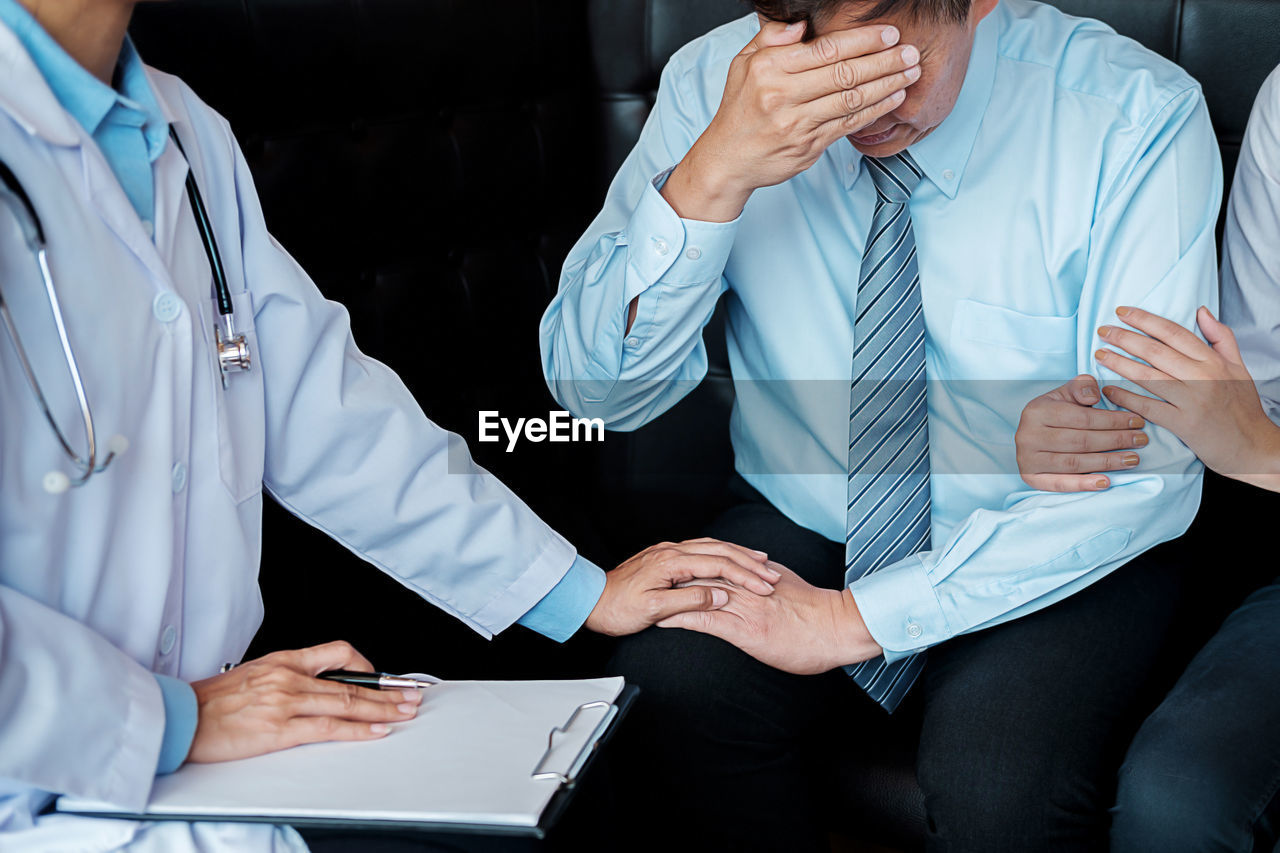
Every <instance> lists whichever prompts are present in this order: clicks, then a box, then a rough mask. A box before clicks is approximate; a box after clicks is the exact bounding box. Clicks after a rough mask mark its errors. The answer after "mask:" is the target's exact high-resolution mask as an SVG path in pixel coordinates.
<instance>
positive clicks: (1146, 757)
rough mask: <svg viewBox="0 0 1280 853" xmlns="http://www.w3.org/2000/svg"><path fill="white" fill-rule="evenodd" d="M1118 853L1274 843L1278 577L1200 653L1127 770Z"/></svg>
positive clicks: (1277, 832) (1152, 720)
mask: <svg viewBox="0 0 1280 853" xmlns="http://www.w3.org/2000/svg"><path fill="white" fill-rule="evenodd" d="M1113 816H1114V822H1113V826H1112V833H1111V842H1112V849H1113V850H1115V851H1116V853H1146V851H1148V850H1160V851H1163V853H1180V851H1188V852H1190V851H1237V852H1238V853H1249V851H1268V852H1269V851H1270V850H1271V849H1272V846H1273V845H1274V844H1276V842H1277V839H1278V837H1280V578H1276V580H1275V581H1274V582H1273V583H1272V584H1271V585H1269V586H1267V587H1264V588H1263V589H1260V590H1258V591H1257V592H1256V593H1254V594H1253V595H1252V596H1250V597H1249V598H1248V600H1246V601H1245V603H1244V604H1243V605H1241V606H1240V607H1239V608H1238V609H1237V610H1236V611H1235V612H1234V613H1232V614H1231V615H1230V616H1229V617H1228V618H1227V620H1226V622H1225V623H1223V626H1222V628H1221V630H1219V631H1218V633H1217V634H1216V635H1215V636H1214V637H1213V639H1211V640H1210V641H1209V642H1208V643H1207V644H1206V645H1205V647H1204V648H1203V649H1202V650H1201V651H1200V653H1199V654H1198V655H1196V657H1195V659H1194V660H1193V661H1192V662H1191V664H1190V666H1188V667H1187V671H1186V672H1185V673H1184V674H1183V676H1182V678H1181V679H1179V680H1178V683H1177V685H1176V686H1175V687H1174V688H1173V690H1171V691H1170V692H1169V695H1168V696H1167V697H1166V698H1165V700H1164V702H1162V703H1161V704H1160V707H1159V708H1157V709H1156V711H1155V712H1154V713H1153V714H1152V715H1151V716H1150V717H1149V718H1148V719H1147V721H1146V722H1145V723H1143V724H1142V728H1141V730H1140V731H1139V732H1138V735H1137V737H1136V738H1135V739H1134V741H1133V745H1132V746H1131V747H1130V749H1129V754H1128V756H1127V757H1126V759H1125V762H1124V767H1123V768H1122V770H1121V773H1120V790H1119V794H1118V796H1117V801H1116V807H1115V810H1114V813H1113Z"/></svg>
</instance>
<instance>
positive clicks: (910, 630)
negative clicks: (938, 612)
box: [907, 622, 924, 640]
mask: <svg viewBox="0 0 1280 853" xmlns="http://www.w3.org/2000/svg"><path fill="white" fill-rule="evenodd" d="M923 633H924V629H923V628H921V627H920V626H919V625H917V624H916V623H914V622H912V623H911V624H910V625H908V626H907V636H908V637H910V638H911V639H913V640H914V639H916V638H917V637H919V636H920V635H921V634H923Z"/></svg>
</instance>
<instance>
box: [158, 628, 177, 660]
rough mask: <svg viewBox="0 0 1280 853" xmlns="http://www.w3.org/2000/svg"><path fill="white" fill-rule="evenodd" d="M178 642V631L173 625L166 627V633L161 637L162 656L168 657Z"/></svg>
mask: <svg viewBox="0 0 1280 853" xmlns="http://www.w3.org/2000/svg"><path fill="white" fill-rule="evenodd" d="M176 642H178V631H177V629H176V628H174V627H173V626H172V625H165V626H164V632H163V633H162V634H161V635H160V654H162V655H167V654H169V652H171V651H173V645H174V643H176Z"/></svg>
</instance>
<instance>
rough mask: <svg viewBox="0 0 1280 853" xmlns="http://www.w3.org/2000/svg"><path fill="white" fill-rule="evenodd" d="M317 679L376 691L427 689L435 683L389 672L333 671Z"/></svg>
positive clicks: (323, 673)
mask: <svg viewBox="0 0 1280 853" xmlns="http://www.w3.org/2000/svg"><path fill="white" fill-rule="evenodd" d="M316 678H323V679H324V680H325V681H338V682H341V683H343V684H355V685H358V686H360V687H371V688H373V689H374V690H396V689H401V688H406V687H417V688H425V687H430V686H431V685H432V684H434V683H435V682H433V681H427V680H426V679H423V678H412V677H410V676H407V675H392V674H391V673H389V672H354V671H352V670H349V669H331V670H329V671H328V672H322V673H320V674H319V675H317V676H316Z"/></svg>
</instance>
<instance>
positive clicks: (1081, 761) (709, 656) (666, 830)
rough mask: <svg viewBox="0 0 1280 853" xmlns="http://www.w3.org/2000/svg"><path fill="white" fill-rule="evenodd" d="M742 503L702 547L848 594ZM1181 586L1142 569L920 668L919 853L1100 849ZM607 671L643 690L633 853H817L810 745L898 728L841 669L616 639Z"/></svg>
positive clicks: (789, 529) (695, 637)
mask: <svg viewBox="0 0 1280 853" xmlns="http://www.w3.org/2000/svg"><path fill="white" fill-rule="evenodd" d="M737 489H738V490H739V491H740V492H741V494H742V497H743V502H742V503H741V504H739V505H737V506H735V507H733V508H732V509H730V510H729V511H728V512H726V513H725V514H724V515H722V516H721V517H720V518H719V519H718V520H717V521H716V522H714V523H713V524H712V526H711V529H709V530H707V531H706V533H707V535H709V536H715V537H718V538H721V539H725V540H728V541H731V542H737V543H740V544H742V545H746V546H748V547H752V548H758V549H762V550H765V551H768V552H769V554H770V556H771V557H773V558H774V559H777V560H779V561H780V562H782V563H784V564H786V565H788V566H790V567H791V568H792V569H793V570H795V571H796V572H797V573H798V574H800V575H801V576H802V577H804V578H805V579H806V580H808V581H809V582H810V583H813V584H815V585H820V586H824V587H828V588H839V587H840V586H841V585H842V584H843V575H844V565H843V564H844V555H843V548H842V547H841V546H840V545H839V544H836V543H832V542H830V541H828V540H826V539H824V538H823V537H821V536H819V535H817V534H816V533H813V532H812V531H809V530H806V529H804V528H801V527H799V526H797V525H796V524H794V523H793V522H791V521H790V520H789V519H787V518H786V517H785V516H783V515H782V514H781V513H779V512H778V511H777V510H776V509H774V508H773V507H772V506H771V505H770V504H768V503H767V502H766V501H764V499H763V498H761V497H760V496H759V495H758V494H757V493H754V490H750V489H749V487H747V486H746V484H745V483H740V484H739V485H738V486H737ZM1180 578H1181V573H1180V572H1178V571H1176V570H1171V569H1170V568H1168V567H1167V566H1166V565H1165V564H1164V563H1163V562H1162V561H1161V560H1160V559H1159V558H1158V557H1152V556H1144V557H1140V558H1138V559H1136V560H1134V561H1132V562H1131V563H1129V564H1128V565H1126V566H1124V567H1122V568H1120V569H1118V570H1116V571H1115V572H1113V573H1112V574H1111V575H1109V576H1108V577H1106V578H1104V579H1103V580H1100V581H1098V582H1097V583H1095V584H1093V585H1092V586H1090V587H1089V588H1087V589H1085V590H1083V591H1081V592H1079V593H1077V594H1075V595H1073V596H1071V597H1070V598H1068V599H1066V600H1065V601H1063V602H1061V603H1059V604H1056V605H1054V606H1053V607H1050V608H1047V609H1045V610H1041V611H1039V612H1037V613H1034V614H1032V615H1030V616H1027V617H1024V618H1022V619H1019V620H1016V621H1014V622H1011V623H1007V624H1005V625H1001V626H999V627H996V628H992V629H989V630H986V631H982V632H979V633H975V634H968V635H965V636H961V637H957V638H955V639H953V640H950V641H949V642H947V643H944V644H942V645H941V646H938V647H936V648H934V649H931V650H930V652H929V664H928V666H927V668H926V669H925V674H924V676H923V677H922V678H921V681H920V682H919V683H918V684H917V685H916V687H915V688H914V690H913V691H912V693H911V694H909V695H908V697H907V701H906V703H905V704H904V706H903V708H901V709H900V710H899V712H898V713H899V714H903V713H907V714H910V713H918V714H919V715H920V716H921V719H922V723H921V730H920V741H919V757H918V765H917V776H918V779H919V782H920V785H921V787H922V788H923V789H924V793H925V803H926V811H927V815H928V842H929V847H930V849H933V850H955V851H961V850H973V851H981V853H996V851H1001V850H1010V851H1018V853H1025V851H1035V850H1055V851H1056V850H1085V849H1100V848H1104V847H1105V842H1106V835H1107V825H1108V818H1107V808H1108V806H1110V805H1111V803H1112V802H1113V797H1114V791H1115V775H1116V769H1117V768H1118V767H1119V765H1120V761H1121V758H1122V756H1123V754H1124V750H1125V747H1126V746H1127V744H1128V742H1129V740H1130V737H1131V736H1132V734H1133V732H1134V731H1135V730H1136V729H1137V726H1138V724H1139V722H1140V721H1141V719H1142V716H1144V715H1145V712H1146V711H1147V710H1149V709H1150V708H1151V707H1152V706H1153V705H1154V702H1150V701H1149V700H1148V701H1147V702H1146V703H1145V704H1144V700H1143V695H1144V692H1148V691H1144V687H1145V686H1147V684H1148V676H1149V673H1150V672H1151V671H1152V669H1153V666H1154V663H1155V661H1156V659H1157V657H1158V655H1159V654H1160V651H1161V647H1162V645H1163V643H1164V640H1165V638H1166V635H1167V634H1168V632H1169V631H1170V628H1171V625H1172V624H1173V622H1174V616H1173V614H1174V612H1175V609H1176V607H1175V605H1176V602H1177V599H1178V592H1179V587H1180ZM611 671H613V672H616V673H618V674H621V675H624V676H626V677H627V679H628V680H629V681H631V682H633V683H635V684H638V685H639V686H640V688H641V691H642V693H641V697H640V701H639V702H637V707H636V708H635V711H634V712H633V715H632V719H631V720H629V721H628V723H629V725H628V731H627V732H626V733H625V735H626V736H625V737H620V738H619V740H618V741H617V743H616V744H615V747H616V749H615V753H614V760H615V767H616V768H617V771H618V773H617V779H618V780H620V782H621V783H626V789H625V790H624V791H621V792H620V796H619V801H620V803H621V804H623V806H624V807H625V808H627V809H628V810H629V811H630V813H629V814H627V815H625V817H624V820H623V823H624V825H625V826H626V827H627V831H628V833H632V836H631V837H632V838H633V839H634V840H636V841H637V842H638V846H640V847H655V848H657V849H674V848H688V849H700V850H787V851H800V850H822V849H824V848H825V847H826V838H825V834H826V829H827V827H829V826H830V825H831V824H832V818H833V816H832V815H831V814H828V813H824V810H823V808H822V807H821V806H820V805H819V803H822V802H823V801H824V800H825V801H828V802H829V801H830V796H829V794H830V792H829V791H822V790H815V787H816V786H817V784H818V783H817V782H816V779H817V778H819V777H820V775H821V774H818V773H815V772H814V771H813V769H812V767H811V765H809V764H808V763H806V758H805V756H806V755H807V754H808V750H806V747H807V746H812V745H813V744H815V743H816V744H817V745H818V746H819V748H820V749H821V750H822V751H823V752H824V753H825V754H826V755H828V756H829V755H830V754H831V753H832V752H833V748H832V745H833V744H836V743H837V742H839V743H840V744H841V745H842V746H846V747H847V746H849V745H852V746H853V747H854V749H853V750H850V749H847V748H846V749H842V750H841V754H854V755H856V754H857V751H856V750H857V746H858V744H859V742H863V743H866V744H867V745H868V747H870V746H872V745H874V744H875V743H876V739H877V738H878V737H882V736H883V732H884V729H885V727H886V726H887V725H888V724H889V718H888V717H887V715H885V714H884V712H883V711H882V710H881V709H880V708H879V707H878V706H876V705H875V704H874V703H872V702H871V701H870V700H869V699H868V698H867V697H866V696H865V695H864V694H862V692H861V691H860V690H858V688H857V687H856V686H855V685H854V684H853V683H852V682H851V680H850V679H849V678H848V677H847V676H845V675H844V674H843V673H842V672H841V671H839V670H837V671H834V672H829V673H826V674H824V675H821V676H795V675H788V674H786V673H783V672H779V671H777V670H774V669H772V668H770V667H768V666H765V665H763V664H760V663H759V662H757V661H755V660H754V659H752V658H750V657H748V656H747V655H745V654H743V653H742V652H740V651H738V650H737V649H736V648H734V647H733V646H731V645H729V644H727V643H725V642H722V641H721V640H718V639H716V638H714V637H709V636H705V635H701V634H696V633H692V632H686V631H678V630H663V629H652V630H649V631H646V632H644V633H642V634H638V635H636V636H634V637H630V638H626V639H624V640H623V641H622V642H621V643H620V645H619V648H618V652H617V654H616V656H615V657H614V660H613V663H612V666H611ZM913 705H914V707H913ZM895 722H897V721H896V719H895ZM619 765H622V766H619ZM834 817H835V819H836V820H838V815H836V816H834ZM852 829H853V830H854V831H855V832H856V827H853V828H852ZM646 831H647V832H648V835H647V836H645V835H644V833H645V832H646Z"/></svg>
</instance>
